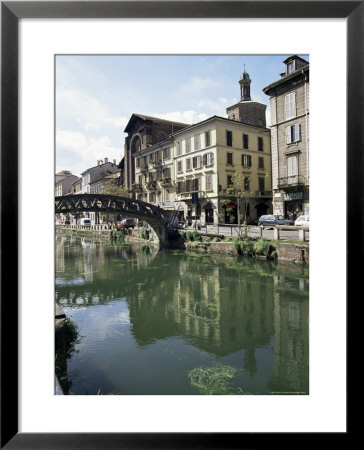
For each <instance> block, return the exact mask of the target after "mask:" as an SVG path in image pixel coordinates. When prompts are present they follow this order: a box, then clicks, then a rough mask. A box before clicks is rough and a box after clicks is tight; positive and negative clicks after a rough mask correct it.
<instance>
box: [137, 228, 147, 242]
mask: <svg viewBox="0 0 364 450" xmlns="http://www.w3.org/2000/svg"><path fill="white" fill-rule="evenodd" d="M149 236H150V231H149V230H147V229H146V228H140V229H139V237H140V239H145V240H149Z"/></svg>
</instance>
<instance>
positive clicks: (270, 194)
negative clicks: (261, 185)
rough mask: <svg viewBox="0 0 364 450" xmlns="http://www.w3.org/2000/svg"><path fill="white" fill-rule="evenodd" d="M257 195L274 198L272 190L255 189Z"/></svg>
mask: <svg viewBox="0 0 364 450" xmlns="http://www.w3.org/2000/svg"><path fill="white" fill-rule="evenodd" d="M255 196H256V197H258V198H272V191H255Z"/></svg>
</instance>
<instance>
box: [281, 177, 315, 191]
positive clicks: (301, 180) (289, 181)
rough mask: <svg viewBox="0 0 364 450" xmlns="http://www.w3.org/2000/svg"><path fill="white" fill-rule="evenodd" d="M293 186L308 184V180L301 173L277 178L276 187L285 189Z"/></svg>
mask: <svg viewBox="0 0 364 450" xmlns="http://www.w3.org/2000/svg"><path fill="white" fill-rule="evenodd" d="M295 186H308V180H307V178H305V177H304V176H302V175H293V176H290V177H282V178H278V189H285V188H288V187H295Z"/></svg>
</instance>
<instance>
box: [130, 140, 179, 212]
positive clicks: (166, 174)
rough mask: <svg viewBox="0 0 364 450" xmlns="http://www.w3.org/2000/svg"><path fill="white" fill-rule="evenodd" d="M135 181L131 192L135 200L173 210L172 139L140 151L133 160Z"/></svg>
mask: <svg viewBox="0 0 364 450" xmlns="http://www.w3.org/2000/svg"><path fill="white" fill-rule="evenodd" d="M134 162H135V169H134V172H135V181H134V183H133V184H132V191H133V193H134V195H135V198H136V199H137V200H142V201H144V202H148V203H152V204H154V205H157V206H160V207H161V208H164V209H171V210H173V208H174V198H175V183H174V182H173V180H174V165H173V139H172V138H169V139H167V140H165V141H163V142H162V143H158V144H155V145H152V146H150V147H148V148H146V149H144V150H140V151H139V152H138V153H137V155H136V156H135V158H134Z"/></svg>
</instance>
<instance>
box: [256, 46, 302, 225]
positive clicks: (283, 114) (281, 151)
mask: <svg viewBox="0 0 364 450" xmlns="http://www.w3.org/2000/svg"><path fill="white" fill-rule="evenodd" d="M284 64H285V72H284V73H282V74H281V79H280V80H278V81H275V82H274V83H272V84H270V85H269V86H267V87H265V88H264V89H263V91H264V93H265V94H267V95H269V97H270V110H271V122H272V124H271V140H272V177H273V212H274V214H282V215H284V216H285V217H287V218H291V219H295V218H296V217H297V216H298V215H300V214H302V213H303V214H309V63H308V62H307V61H306V60H304V59H303V58H300V57H299V56H296V55H293V56H290V57H289V58H287V59H286V60H285V61H284Z"/></svg>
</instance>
